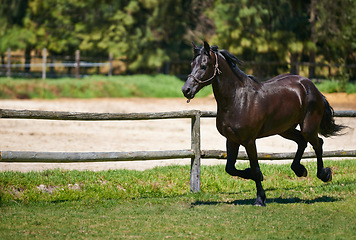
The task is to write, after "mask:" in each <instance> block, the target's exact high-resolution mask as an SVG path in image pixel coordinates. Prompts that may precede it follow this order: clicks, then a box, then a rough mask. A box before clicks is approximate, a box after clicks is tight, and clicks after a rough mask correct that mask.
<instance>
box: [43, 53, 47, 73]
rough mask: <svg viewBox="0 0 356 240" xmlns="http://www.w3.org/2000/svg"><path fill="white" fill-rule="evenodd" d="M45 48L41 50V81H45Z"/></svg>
mask: <svg viewBox="0 0 356 240" xmlns="http://www.w3.org/2000/svg"><path fill="white" fill-rule="evenodd" d="M46 65H47V48H44V49H43V50H42V79H46V68H47V66H46Z"/></svg>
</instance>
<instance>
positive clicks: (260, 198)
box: [253, 194, 266, 207]
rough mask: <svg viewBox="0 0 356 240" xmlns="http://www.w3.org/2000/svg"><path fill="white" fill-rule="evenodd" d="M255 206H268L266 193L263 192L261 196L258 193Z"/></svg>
mask: <svg viewBox="0 0 356 240" xmlns="http://www.w3.org/2000/svg"><path fill="white" fill-rule="evenodd" d="M253 206H259V207H266V195H265V194H262V195H261V196H259V195H257V199H256V201H255V203H254V204H253Z"/></svg>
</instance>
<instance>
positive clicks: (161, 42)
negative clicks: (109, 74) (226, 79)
mask: <svg viewBox="0 0 356 240" xmlns="http://www.w3.org/2000/svg"><path fill="white" fill-rule="evenodd" d="M355 8H356V2H355V1H353V0H336V1H329V0H321V1H316V0H311V1H308V2H307V3H303V2H299V1H290V0H276V1H265V0H260V1H255V0H243V1H241V0H217V1H212V0H208V1H203V0H195V1H189V0H139V1H138V0H122V1H114V0H105V1H95V0H88V1H73V0H47V1H41V0H28V1H21V0H14V1H10V0H0V39H1V41H0V54H1V57H2V60H3V61H4V58H5V57H4V52H5V51H6V50H7V49H8V48H12V49H13V50H16V49H21V50H26V52H27V53H28V55H27V57H28V56H29V53H30V52H31V51H30V50H36V51H37V53H38V54H39V52H40V50H41V49H42V48H47V49H48V51H49V53H50V55H52V56H53V55H54V54H61V55H66V54H71V55H73V52H74V50H76V49H80V50H81V51H82V53H83V55H86V56H96V57H103V56H105V57H106V56H107V55H108V53H109V52H110V53H113V55H114V56H115V58H120V59H122V60H124V61H125V63H126V64H127V68H126V69H128V71H129V72H130V73H133V72H134V73H153V72H156V71H157V69H158V68H160V67H162V66H163V64H164V63H165V62H167V61H173V62H175V61H177V62H179V61H182V60H183V61H186V60H189V59H191V56H192V53H191V47H190V41H192V40H195V41H200V40H201V39H207V40H210V41H211V42H212V44H217V45H220V47H221V48H225V49H227V50H229V51H230V52H232V53H233V54H237V55H239V57H240V58H241V59H245V60H248V61H258V62H266V61H267V62H285V61H286V60H287V59H288V58H290V61H291V62H295V61H299V62H301V61H310V62H321V63H334V64H335V63H336V64H340V63H341V62H342V61H344V64H345V65H350V64H353V63H354V62H355V60H356V56H355V52H356V41H355V39H356V29H355V26H356V22H355V21H356V11H354V9H355ZM310 69H311V70H312V67H311V68H310ZM263 71H266V70H265V69H264V68H262V67H260V66H259V67H258V66H257V67H255V69H253V72H254V74H255V75H258V76H266V75H270V76H271V75H276V74H278V73H281V72H280V70H279V69H277V68H274V70H273V71H274V72H273V73H271V72H269V73H268V74H267V73H265V72H263ZM283 71H288V69H283ZM352 71H353V72H352V74H351V76H352V77H353V76H355V71H354V70H352ZM311 72H314V70H312V71H311ZM311 75H314V74H313V73H312V74H311ZM312 77H314V76H312Z"/></svg>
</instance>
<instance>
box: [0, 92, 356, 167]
mask: <svg viewBox="0 0 356 240" xmlns="http://www.w3.org/2000/svg"><path fill="white" fill-rule="evenodd" d="M326 97H327V99H328V100H329V102H330V104H331V106H333V107H334V109H335V110H356V94H350V95H347V94H342V93H338V94H327V95H326ZM0 108H7V109H16V110H20V109H31V110H48V111H75V112H111V113H115V112H121V113H129V112H164V111H179V110H188V109H199V110H211V111H215V110H216V102H215V100H214V98H213V97H212V96H211V97H207V98H202V99H193V100H192V101H191V102H190V103H189V104H187V103H186V101H185V100H184V99H183V98H177V99H147V98H144V99H143V98H120V99H57V100H0ZM336 121H337V123H341V124H344V125H347V126H349V127H350V128H349V129H348V130H347V131H346V134H344V135H342V136H338V137H334V138H328V139H324V141H325V144H324V150H325V151H330V150H340V149H343V150H350V149H355V148H356V131H355V130H354V129H355V128H356V119H355V118H353V119H352V118H337V119H336ZM201 139H202V149H218V150H224V149H225V139H224V138H223V137H222V136H221V135H220V134H219V133H218V132H217V130H216V127H215V119H212V118H203V119H202V120H201ZM189 148H190V119H171V120H149V121H108V122H88V121H52V120H20V119H0V150H1V151H41V152H50V151H66V152H79V151H84V152H94V151H95V152H116V151H142V150H179V149H189ZM240 150H244V149H243V148H241V149H240ZM257 150H258V151H259V152H292V151H296V144H295V143H294V142H291V141H288V140H285V139H283V138H281V137H279V136H273V137H268V138H264V139H260V140H257ZM307 151H312V148H311V146H308V149H307ZM224 162H225V161H224V160H203V164H217V163H224ZM167 164H190V160H189V159H180V160H160V161H135V162H105V163H62V164H58V163H45V164H40V163H0V170H1V171H6V170H17V171H31V170H35V171H37V170H45V169H50V168H63V169H79V170H86V169H87V170H104V169H119V168H125V169H136V170H144V169H147V168H152V167H154V166H162V165H167Z"/></svg>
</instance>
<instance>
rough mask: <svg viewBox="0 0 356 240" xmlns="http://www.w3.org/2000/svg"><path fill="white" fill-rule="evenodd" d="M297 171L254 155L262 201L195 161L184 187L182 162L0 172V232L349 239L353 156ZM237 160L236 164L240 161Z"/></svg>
mask: <svg viewBox="0 0 356 240" xmlns="http://www.w3.org/2000/svg"><path fill="white" fill-rule="evenodd" d="M305 165H306V167H307V169H308V171H309V176H308V177H306V178H297V177H296V176H295V175H294V174H293V173H292V171H291V170H290V166H289V165H261V170H262V172H263V173H264V175H265V181H264V182H263V186H264V188H265V189H266V194H267V198H268V201H267V204H268V205H267V207H266V208H260V207H254V206H251V204H252V203H253V201H254V198H255V194H256V193H255V186H254V183H253V182H251V181H248V180H242V179H239V178H233V177H230V176H229V175H228V174H226V173H225V172H224V166H221V165H220V166H203V167H202V184H201V189H202V190H201V192H200V193H197V194H192V193H190V192H189V172H190V170H189V166H170V167H159V168H155V169H152V170H146V171H143V172H139V171H128V170H112V171H100V172H91V171H84V172H80V171H61V170H54V171H44V172H32V173H18V172H2V173H1V174H0V189H1V207H0V238H1V239H19V238H24V237H25V238H29V237H31V238H32V237H33V238H41V239H43V238H59V239H64V238H71V239H72V238H74V239H82V238H91V239H93V238H94V239H95V238H96V239H98V238H109V239H112V238H119V239H124V238H125V239H126V238H133V239H164V238H173V239H177V238H178V239H180V238H197V239H215V238H219V239H228V238H230V239H231V238H240V239H262V238H263V239H288V238H290V239H352V238H353V237H355V235H356V227H355V226H356V224H355V223H356V207H355V200H356V176H355V170H356V161H354V160H345V161H326V163H325V165H326V166H330V167H331V168H332V170H333V173H334V175H333V181H332V182H330V183H323V182H321V181H320V180H319V179H317V178H316V176H315V174H316V163H315V162H312V163H307V164H305ZM245 167H247V164H239V166H238V168H245Z"/></svg>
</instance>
